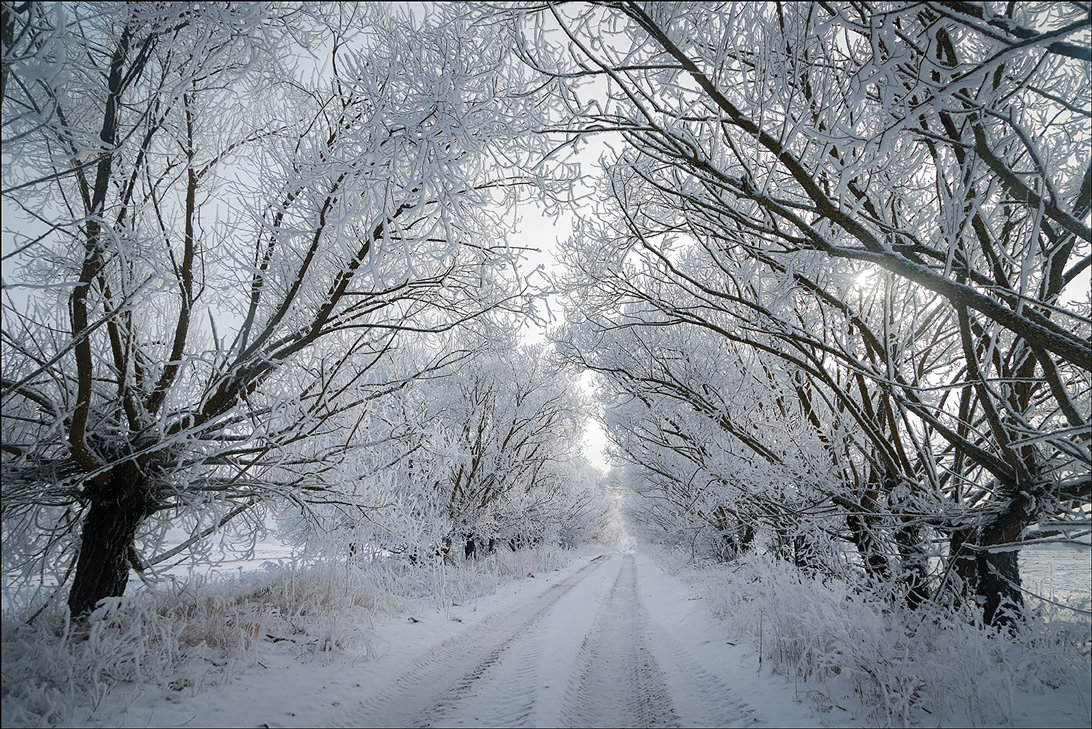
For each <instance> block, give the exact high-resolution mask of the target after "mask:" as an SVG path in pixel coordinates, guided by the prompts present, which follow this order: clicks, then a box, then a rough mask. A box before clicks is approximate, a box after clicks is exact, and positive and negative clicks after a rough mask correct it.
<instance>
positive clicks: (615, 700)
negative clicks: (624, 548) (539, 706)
mask: <svg viewBox="0 0 1092 729" xmlns="http://www.w3.org/2000/svg"><path fill="white" fill-rule="evenodd" d="M644 623H645V620H644V616H643V614H642V610H641V605H640V602H639V601H638V598H637V568H636V565H635V563H634V560H633V555H632V554H627V555H626V556H625V558H624V559H623V560H622V565H621V568H620V569H619V571H618V577H617V579H615V581H614V585H613V586H612V587H611V590H610V594H609V595H608V596H607V598H606V600H604V601H603V603H602V605H601V606H600V608H599V611H598V614H597V615H596V619H595V623H594V624H593V626H592V629H591V631H589V632H588V634H587V635H586V636H585V638H584V644H583V645H582V646H581V648H580V653H579V655H578V657H577V670H576V671H575V672H574V674H573V675H572V677H571V678H570V679H569V688H568V691H567V692H566V697H565V699H566V701H565V706H564V708H563V709H562V711H561V720H562V725H563V726H574V727H582V726H586V727H615V726H632V727H637V726H646V727H662V726H678V725H679V719H678V717H677V716H676V713H675V710H674V707H673V705H672V700H671V696H670V694H669V692H668V690H667V686H666V684H665V682H664V676H663V672H662V671H661V670H660V667H659V664H658V662H657V660H656V657H655V656H654V655H653V651H652V650H651V648H650V647H649V645H648V642H647V640H646V638H645V633H646V631H645V629H644Z"/></svg>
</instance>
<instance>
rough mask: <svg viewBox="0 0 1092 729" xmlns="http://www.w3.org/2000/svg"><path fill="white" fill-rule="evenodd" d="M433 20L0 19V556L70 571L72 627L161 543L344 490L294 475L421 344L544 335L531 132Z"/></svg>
mask: <svg viewBox="0 0 1092 729" xmlns="http://www.w3.org/2000/svg"><path fill="white" fill-rule="evenodd" d="M443 12H444V13H445V17H444V18H443V19H442V20H439V21H436V22H432V21H430V20H428V19H426V20H420V19H414V18H413V17H412V16H410V15H409V14H404V17H398V16H397V13H396V12H392V10H391V9H390V8H386V7H382V6H354V7H348V6H339V5H311V4H299V5H285V4H265V3H254V4H233V3H208V4H197V5H194V4H193V3H135V2H134V3H72V4H67V3H36V2H29V3H8V2H5V3H4V4H3V118H4V121H3V147H4V156H5V159H4V172H3V185H4V191H3V200H4V219H5V228H4V235H3V246H4V281H3V285H4V297H5V299H4V302H3V307H4V311H3V314H4V316H3V383H2V407H3V459H4V461H3V466H4V468H3V473H4V478H3V518H4V522H5V527H4V533H5V540H7V541H6V542H5V550H4V551H5V557H8V556H11V558H12V559H13V560H17V559H22V558H24V557H25V556H26V555H27V554H28V553H30V554H32V555H35V556H36V557H37V558H38V559H39V560H46V561H56V560H57V555H58V554H60V553H64V552H67V553H69V554H74V555H77V557H76V558H75V562H74V578H73V584H72V588H71V591H70V596H69V601H68V604H69V606H70V608H71V610H72V612H73V613H74V614H82V613H86V612H87V611H89V610H90V609H92V608H93V607H94V605H95V604H96V602H97V601H98V600H99V599H101V598H103V597H107V596H113V595H120V594H122V592H123V591H124V589H125V584H126V581H127V577H128V573H129V568H130V566H131V565H132V566H139V564H140V557H139V555H137V554H136V553H135V550H134V535H135V534H136V533H137V531H138V530H139V529H141V528H142V525H144V524H145V523H146V522H147V520H149V518H150V517H152V516H153V515H156V514H159V515H161V516H162V515H167V516H169V515H171V514H177V513H178V512H179V510H183V509H186V508H194V507H200V508H209V506H210V505H216V504H219V505H221V507H219V508H221V510H222V511H226V509H223V505H224V504H231V505H233V507H232V509H231V510H230V511H229V512H228V513H227V514H226V515H225V516H230V515H231V514H233V513H236V510H238V509H244V508H247V506H249V505H251V504H254V503H256V502H257V501H258V500H260V499H262V498H263V497H264V496H265V495H267V494H269V493H286V492H287V493H293V494H297V495H300V496H306V495H307V494H314V493H318V492H322V491H324V490H326V489H328V488H330V484H328V483H326V482H325V481H324V480H323V474H324V469H322V468H321V467H316V459H318V461H321V458H322V457H325V456H322V455H321V454H319V453H313V454H312V455H311V456H310V460H311V462H310V463H308V464H307V465H306V468H297V467H294V466H293V464H292V463H291V462H290V461H291V459H292V457H293V456H292V455H291V454H292V453H294V452H295V451H293V449H292V448H291V447H290V446H293V445H294V444H297V445H298V444H300V443H302V442H305V441H307V440H308V439H312V438H316V437H319V436H321V437H322V438H325V439H326V442H328V443H329V442H334V441H337V440H338V439H340V442H341V443H342V444H345V445H349V444H350V443H351V441H352V440H353V438H355V437H356V435H357V434H356V430H357V427H358V426H359V423H360V419H359V418H357V420H355V421H354V420H353V418H351V417H348V414H356V413H359V412H360V410H361V408H362V407H364V406H365V404H366V403H367V402H368V401H369V399H371V398H373V397H374V396H375V394H376V393H377V392H382V391H384V390H389V389H391V388H396V387H398V385H399V383H398V382H392V381H385V378H384V376H383V375H382V374H377V372H378V370H377V369H376V368H377V367H380V366H381V365H382V363H383V362H385V361H386V359H387V358H388V357H389V356H390V353H391V352H392V351H393V350H394V349H395V348H396V347H397V346H398V342H400V341H401V340H402V339H403V338H405V337H408V336H412V335H414V333H416V332H436V331H443V330H447V329H449V328H451V327H453V326H455V325H458V324H461V323H466V322H469V321H473V320H474V319H475V318H476V317H478V316H480V315H481V314H482V313H483V312H487V311H490V310H494V309H496V308H498V307H507V308H512V309H519V308H521V307H522V306H524V301H523V298H522V294H523V292H524V290H523V286H522V284H520V283H519V281H518V280H517V277H516V276H515V275H514V271H515V270H516V269H515V258H516V255H517V254H516V252H515V251H514V250H512V249H511V248H509V247H508V246H507V245H506V243H505V239H504V233H505V231H506V230H507V228H508V225H507V222H506V220H505V219H504V218H503V216H504V213H505V211H506V210H507V209H508V205H509V204H510V203H511V201H513V200H514V199H515V198H516V196H518V195H519V194H521V193H520V190H521V189H522V188H521V185H522V184H523V183H526V182H527V181H529V180H530V177H529V176H528V175H524V174H523V173H522V172H521V169H523V168H522V167H521V163H522V162H523V161H524V160H526V159H528V158H529V157H531V155H532V154H533V146H534V139H533V138H532V139H530V140H529V139H528V138H527V133H528V132H529V130H530V129H532V128H533V127H534V126H535V123H534V119H535V118H536V113H535V108H534V107H533V106H532V104H531V102H530V101H529V100H528V99H526V98H523V97H521V96H519V95H518V93H517V92H518V91H520V90H521V89H520V84H521V83H522V79H521V75H520V73H519V69H518V67H515V66H513V65H512V64H510V63H508V62H507V54H508V46H506V44H504V43H501V42H498V37H497V31H496V29H493V28H490V27H487V26H475V25H472V24H471V22H470V21H469V20H468V19H467V18H465V17H463V16H462V14H461V11H460V9H459V8H447V9H444V11H443ZM442 364H443V356H442V353H441V354H440V355H438V356H437V358H436V359H435V360H433V361H431V362H427V363H425V364H424V365H423V371H424V370H433V369H435V368H436V367H439V366H441V365H442ZM404 376H405V377H410V378H412V377H413V376H414V373H410V374H406V375H404ZM365 385H368V386H367V387H365ZM335 450H336V449H335ZM325 454H326V456H330V457H335V455H333V454H332V451H330V450H327V451H326V452H325ZM296 465H297V466H298V465H299V464H296ZM320 465H321V464H320ZM50 520H52V522H53V524H52V525H50V524H49V521H50ZM77 534H78V535H79V536H78V543H77V541H76V539H77V537H76V536H75V535H77ZM9 546H11V548H10V549H9Z"/></svg>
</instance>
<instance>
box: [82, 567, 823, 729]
mask: <svg viewBox="0 0 1092 729" xmlns="http://www.w3.org/2000/svg"><path fill="white" fill-rule="evenodd" d="M418 607H420V606H418ZM406 608H407V609H410V610H412V609H413V608H412V607H411V606H410V605H408V604H407V605H406ZM360 630H361V631H362V634H363V635H367V636H371V637H370V638H369V639H367V640H366V641H364V643H367V647H366V648H365V647H364V645H363V644H362V643H358V644H356V647H355V648H351V649H349V650H345V651H332V652H322V653H315V652H314V651H313V650H311V649H306V648H304V647H303V646H297V645H295V644H294V643H293V642H290V641H287V640H284V639H283V638H282V639H280V641H279V642H275V643H270V644H268V645H267V646H266V647H265V648H264V649H263V652H262V653H261V659H260V660H259V661H258V663H257V665H254V664H250V665H247V666H238V667H236V668H234V669H231V679H230V683H227V684H218V685H216V684H213V685H204V686H203V688H200V686H199V685H200V684H201V683H203V681H201V680H200V678H199V677H195V679H194V684H195V685H194V686H193V687H192V688H189V689H184V690H178V691H171V690H167V691H166V693H164V691H163V690H162V689H158V688H156V687H152V686H146V687H144V688H143V689H139V688H138V687H136V686H130V688H129V690H126V691H122V690H115V692H114V694H113V695H112V698H111V700H110V701H108V702H107V703H106V704H105V705H103V706H101V707H99V709H98V710H96V711H94V712H92V715H91V716H89V717H88V718H87V719H86V720H85V721H79V722H78V723H81V724H84V725H86V726H258V727H262V726H265V727H285V726H306V727H312V726H392V727H399V726H437V727H439V726H483V727H488V726H515V727H520V726H522V727H535V726H725V727H731V726H735V727H751V726H821V725H823V723H824V722H823V719H826V722H827V723H830V722H831V719H832V718H833V717H832V716H831V715H830V714H827V715H825V716H822V717H820V715H819V714H818V713H817V712H816V711H815V710H814V708H813V704H812V702H811V701H809V700H808V699H807V697H806V696H804V692H803V691H801V692H800V696H798V695H797V690H796V687H795V686H794V685H793V683H792V681H790V680H787V679H785V678H784V677H782V676H779V675H770V674H769V672H768V671H763V672H761V673H760V672H759V670H758V661H757V657H756V654H755V652H754V650H753V649H751V648H748V647H746V646H745V645H738V646H737V645H734V644H733V643H732V642H731V641H730V640H729V638H728V637H727V636H726V635H725V634H724V629H723V628H722V627H721V625H720V624H719V623H718V622H717V620H716V619H715V618H714V617H713V615H712V614H711V613H710V612H709V610H708V609H706V608H705V606H704V601H702V600H700V599H697V598H696V597H695V596H694V595H693V593H692V592H691V590H690V589H689V588H688V587H687V586H686V585H684V584H683V583H682V582H681V581H680V580H678V579H676V578H675V577H673V576H671V575H669V574H666V573H665V572H664V570H663V569H662V568H661V567H660V566H659V564H658V563H657V562H655V561H654V560H653V559H651V558H650V557H648V556H647V555H645V554H643V553H641V552H637V553H608V554H598V553H596V552H588V553H585V555H584V556H581V557H578V558H575V559H574V561H573V562H572V563H571V564H570V565H569V566H567V567H565V568H563V569H561V570H558V571H556V572H552V573H548V574H540V575H537V576H532V575H527V577H525V578H523V579H520V580H516V581H514V582H511V583H509V584H508V585H506V586H504V587H502V588H501V589H500V590H498V591H497V592H496V593H494V594H491V595H486V596H484V597H481V598H478V599H476V600H473V601H471V602H468V603H466V604H462V605H452V606H450V607H449V608H448V609H446V610H442V611H426V612H416V611H414V612H410V613H409V614H406V613H405V612H403V613H402V614H400V615H389V616H376V618H375V620H374V623H372V624H369V625H362V626H360ZM119 688H120V687H119ZM835 721H837V719H835Z"/></svg>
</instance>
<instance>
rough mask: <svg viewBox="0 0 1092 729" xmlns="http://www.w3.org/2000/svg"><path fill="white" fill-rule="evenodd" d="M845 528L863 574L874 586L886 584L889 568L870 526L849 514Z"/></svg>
mask: <svg viewBox="0 0 1092 729" xmlns="http://www.w3.org/2000/svg"><path fill="white" fill-rule="evenodd" d="M846 527H847V528H848V529H849V539H850V541H852V542H853V546H855V547H856V548H857V552H858V553H859V554H860V555H861V560H862V562H863V563H864V569H865V574H867V575H868V577H869V578H870V579H871V580H873V581H874V582H875V583H876V584H886V583H887V582H888V580H890V578H891V566H890V564H888V562H887V555H885V554H884V553H883V550H882V549H881V548H880V545H879V544H878V543H877V540H876V537H875V535H874V534H873V533H872V527H871V525H870V524H869V523H868V521H866V520H865V518H864V517H863V516H860V515H858V514H849V515H847V516H846Z"/></svg>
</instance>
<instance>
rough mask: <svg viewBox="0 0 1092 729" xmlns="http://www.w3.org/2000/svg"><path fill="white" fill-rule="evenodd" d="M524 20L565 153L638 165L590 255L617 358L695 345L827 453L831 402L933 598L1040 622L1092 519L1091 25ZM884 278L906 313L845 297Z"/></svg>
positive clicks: (589, 8) (607, 12) (1028, 19)
mask: <svg viewBox="0 0 1092 729" xmlns="http://www.w3.org/2000/svg"><path fill="white" fill-rule="evenodd" d="M524 14H525V25H524V28H525V31H526V32H525V34H524V36H522V38H521V40H520V43H519V47H520V49H521V53H522V56H523V58H524V59H525V62H526V63H527V64H528V65H529V66H531V67H533V68H535V69H537V70H538V71H539V72H540V73H542V74H543V75H544V77H545V78H546V79H548V81H549V84H550V89H551V93H552V94H553V95H554V98H555V99H558V100H559V103H560V104H563V105H564V106H565V108H566V109H567V110H568V111H569V112H570V114H571V116H570V120H569V122H568V123H567V124H566V125H565V129H567V130H569V131H570V132H572V133H575V134H579V135H584V136H589V135H598V134H609V135H612V137H613V138H618V137H620V138H621V139H622V140H623V141H624V143H625V144H624V147H623V149H622V151H621V152H620V154H618V155H617V158H616V159H615V160H614V161H613V163H612V164H611V166H610V169H609V170H608V173H607V181H606V183H605V184H604V193H603V195H602V197H601V199H602V201H603V202H602V205H601V207H600V208H599V209H598V210H597V211H596V213H594V214H593V215H591V216H588V217H589V219H590V220H592V221H593V222H591V223H589V224H588V227H587V229H586V231H585V232H584V233H583V234H581V235H579V236H578V238H577V239H576V242H575V243H574V245H573V248H574V251H575V252H574V254H573V255H572V256H571V257H570V258H571V260H572V261H574V262H575V263H574V265H575V270H576V271H578V272H579V273H578V278H579V277H584V283H583V284H580V283H578V284H577V287H578V288H579V290H580V291H581V294H580V297H579V298H578V299H576V303H575V305H574V308H575V309H578V310H582V311H584V312H585V314H584V315H585V316H586V317H587V318H588V320H589V321H591V322H592V323H591V326H592V327H593V328H594V327H598V328H599V329H601V330H604V331H605V330H609V329H612V328H619V327H635V326H647V327H662V326H665V325H669V326H675V325H687V326H692V327H695V328H699V329H701V330H703V331H705V332H706V333H715V334H716V335H718V336H722V337H724V338H726V339H727V340H728V341H731V342H734V343H735V344H736V345H738V346H745V347H750V348H756V349H758V350H760V351H763V352H765V353H767V354H769V355H771V356H773V357H774V358H776V359H777V360H779V361H780V362H782V363H789V364H791V365H792V366H793V368H794V369H795V370H796V371H797V374H800V375H803V376H804V377H805V381H806V382H807V383H808V384H807V385H806V387H805V390H804V391H803V393H800V392H798V393H797V395H798V396H800V395H801V394H802V395H803V400H802V401H801V405H802V406H803V410H802V412H803V413H804V415H805V418H807V419H808V420H811V419H812V418H813V417H815V418H817V419H820V420H819V422H817V423H816V426H817V430H819V429H821V428H822V427H823V425H824V424H823V423H822V422H821V418H822V417H824V416H820V415H818V413H819V410H818V409H816V408H815V407H813V406H814V405H815V404H816V403H817V400H818V398H822V399H824V400H826V402H827V405H826V410H827V411H828V412H831V411H833V412H839V413H842V414H843V415H844V416H845V417H848V418H850V419H851V420H852V421H853V422H854V428H855V429H857V430H858V431H859V433H858V435H857V436H856V438H857V442H858V443H859V444H860V445H859V447H858V449H857V455H856V456H855V458H857V459H860V460H858V461H857V463H856V465H855V466H853V468H851V464H850V463H849V462H845V461H843V463H842V466H841V467H842V468H843V469H847V470H846V474H847V476H846V478H845V479H844V483H843V485H842V490H843V494H842V496H841V498H842V499H843V501H844V502H845V504H848V505H849V506H847V507H846V509H847V511H849V512H851V513H852V512H857V514H858V516H859V517H860V518H863V519H864V520H865V521H872V520H873V518H874V517H876V518H880V519H882V520H888V522H889V529H890V538H891V539H892V540H893V543H894V544H895V545H896V546H895V547H894V548H893V550H894V551H895V552H896V553H897V554H898V556H899V558H900V560H901V561H902V563H903V564H904V565H910V566H911V568H912V570H919V571H920V570H922V569H923V566H924V564H925V560H924V558H923V555H922V554H921V553H920V548H921V545H922V544H924V543H925V542H926V541H927V540H925V539H924V535H923V534H922V529H926V528H928V529H935V530H937V531H939V532H940V533H941V534H942V535H943V536H944V537H945V538H947V539H948V540H949V545H950V548H949V551H948V553H947V554H946V555H943V556H944V557H945V558H946V559H948V560H950V562H949V568H948V569H946V570H945V571H944V572H943V574H942V575H937V576H935V579H934V584H933V586H932V587H933V592H939V591H943V590H944V589H945V588H946V587H947V586H948V585H950V583H951V581H952V580H953V578H954V577H955V576H961V577H962V578H963V581H964V582H965V583H966V584H967V585H968V586H969V587H970V588H971V589H972V590H973V591H974V592H976V593H977V596H978V597H979V598H980V599H981V601H982V602H983V604H984V616H985V619H986V621H987V622H991V623H992V622H995V619H998V620H1000V619H1003V611H1001V610H1000V608H1001V606H1002V605H1003V604H1006V603H1007V604H1010V605H1013V606H1019V604H1020V602H1021V598H1020V591H1019V574H1018V571H1017V566H1016V552H1015V551H1014V549H1013V548H1014V547H1018V546H1019V543H1020V541H1021V539H1022V538H1023V537H1024V534H1025V532H1026V530H1027V529H1029V528H1033V527H1034V526H1035V525H1037V524H1039V523H1041V522H1055V523H1057V522H1059V520H1060V521H1061V522H1064V521H1065V520H1066V519H1067V518H1070V517H1072V516H1080V514H1081V512H1082V510H1087V508H1088V504H1089V498H1090V495H1092V479H1090V478H1089V466H1090V464H1092V455H1090V432H1089V431H1090V428H1089V421H1090V416H1089V409H1090V407H1089V406H1090V401H1089V392H1090V379H1089V371H1090V369H1092V348H1090V346H1089V340H1088V337H1089V331H1090V319H1089V304H1088V299H1087V295H1088V294H1087V289H1088V287H1087V275H1088V269H1089V265H1090V263H1092V256H1090V255H1089V252H1090V251H1089V245H1090V244H1092V231H1090V228H1089V210H1090V207H1092V166H1090V159H1089V148H1090V147H1089V144H1088V138H1089V136H1088V119H1089V116H1090V112H1089V108H1090V97H1089V94H1090V84H1089V64H1090V60H1092V59H1090V55H1092V54H1090V53H1089V51H1088V40H1089V11H1088V9H1087V8H1085V7H1081V6H1077V5H1068V6H1064V7H1063V6H1059V5H1054V4H1035V3H1028V4H1008V5H1005V6H1003V7H1002V6H994V5H993V4H990V3H986V4H971V3H962V2H948V3H924V4H919V5H913V6H906V5H899V4H881V3H853V4H838V3H825V4H820V5H815V4H797V5H783V4H779V3H777V4H772V5H754V4H732V3H717V4H700V5H699V4H651V3H649V4H645V3H639V2H621V3H589V4H580V5H566V6H549V7H546V8H533V9H526V10H525V11H524ZM858 279H859V280H862V281H863V280H866V279H870V280H871V281H872V282H873V283H872V285H873V286H874V287H875V288H876V289H877V291H878V292H879V293H878V294H877V295H876V296H869V297H866V298H867V301H871V302H874V303H875V306H874V307H873V310H872V311H871V312H870V311H868V310H866V306H867V302H866V301H862V300H860V299H859V298H858V297H857V296H856V295H854V294H853V293H852V292H847V291H846V289H845V287H844V286H843V287H842V288H841V290H839V281H841V282H846V281H853V280H858ZM608 280H609V281H610V282H611V283H612V284H616V285H614V286H613V288H612V287H611V286H608V287H607V288H608V289H612V290H613V292H614V293H610V292H604V290H603V286H602V283H603V282H604V281H608ZM593 281H594V282H595V283H592V282H593ZM618 292H622V293H621V295H619V293H618ZM612 296H613V297H614V298H613V299H612V298H611V297H612ZM787 298H789V299H796V301H795V302H794V303H793V305H792V306H788V307H786V306H785V305H784V302H785V301H786V299H787ZM626 301H629V302H632V303H634V304H635V306H634V307H631V308H629V309H625V311H626V314H625V315H623V314H622V312H623V307H622V306H621V303H624V302H626ZM801 307H803V308H804V309H806V311H802V312H800V308H801ZM794 310H795V311H794ZM798 312H799V315H798ZM725 315H726V316H727V318H724V316H725ZM726 322H730V324H726ZM584 351H585V352H586V353H590V352H591V350H584ZM793 377H794V378H795V375H794V376H793ZM793 382H798V380H795V379H793V380H791V381H789V382H785V383H784V384H783V385H782V389H784V390H785V391H786V392H788V393H792V392H794V390H795V385H794V384H792V383H793ZM808 403H810V404H808ZM816 437H817V438H819V437H820V434H819V433H818V432H817V433H816ZM854 468H855V469H856V473H854V472H853V469H854ZM862 469H864V470H863V471H862ZM853 521H857V522H858V526H860V524H859V519H858V518H857V517H855V518H854V520H853ZM865 526H867V525H865ZM851 528H853V527H851ZM862 528H863V527H862ZM872 531H875V530H874V529H872V528H870V527H869V528H867V529H865V531H862V532H861V536H864V535H865V534H866V533H867V532H872ZM870 539H871V537H870ZM869 551H871V548H869ZM883 551H891V550H887V549H884V550H880V552H881V553H878V554H876V555H875V562H874V563H873V564H874V568H875V569H876V570H878V571H883V570H884V567H883V566H882V565H883V562H884V561H886V556H885V555H883V554H882V552H883ZM866 562H867V559H866ZM922 579H924V574H919V575H918V576H917V577H915V578H914V579H913V580H911V584H912V585H913V587H912V588H911V589H910V590H909V595H910V596H912V598H913V600H920V599H924V598H925V597H926V596H928V595H930V594H931V593H930V591H928V590H925V589H923V588H922V586H921V584H920V583H921V581H922Z"/></svg>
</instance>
